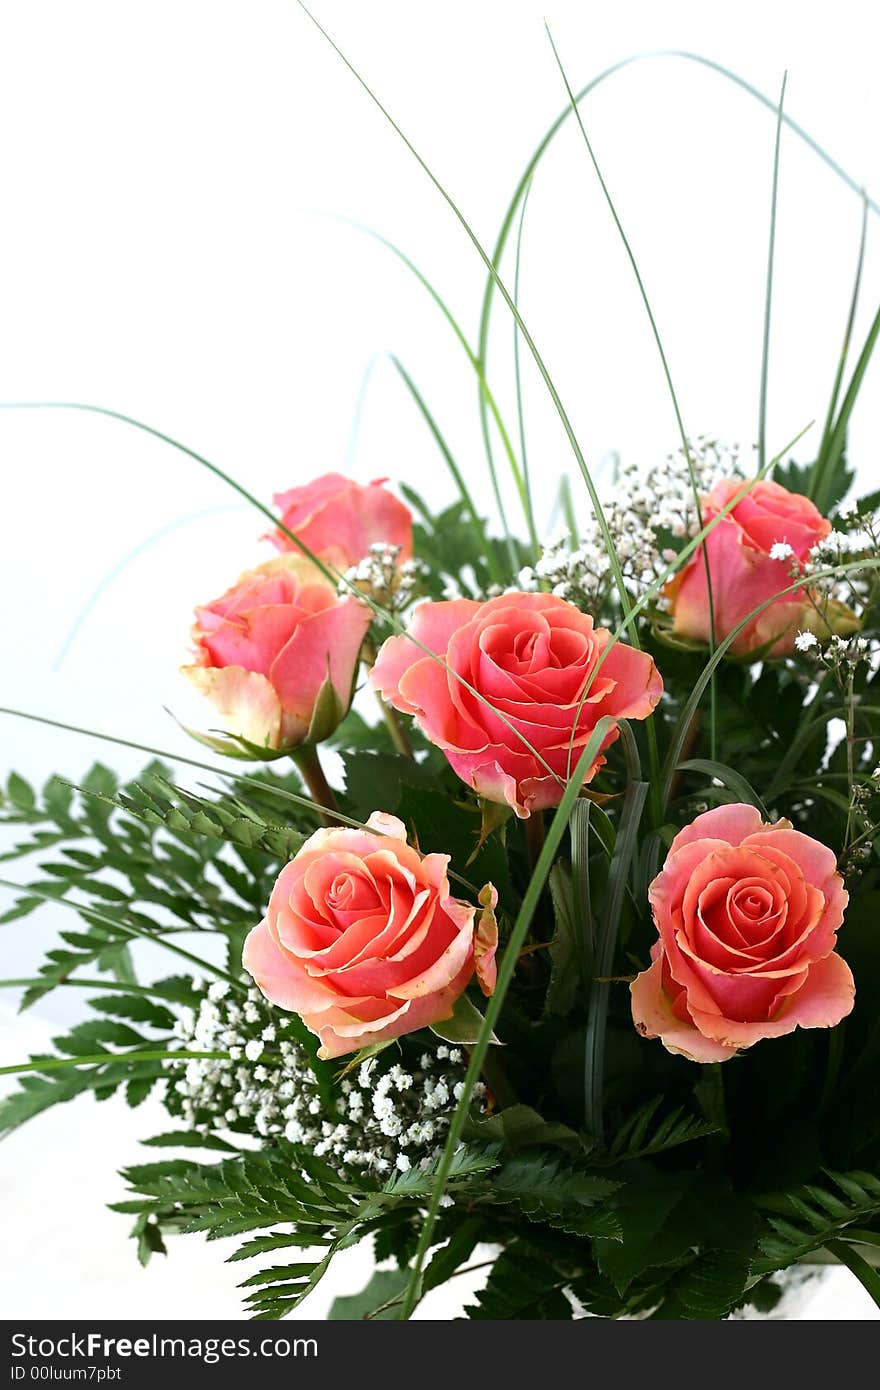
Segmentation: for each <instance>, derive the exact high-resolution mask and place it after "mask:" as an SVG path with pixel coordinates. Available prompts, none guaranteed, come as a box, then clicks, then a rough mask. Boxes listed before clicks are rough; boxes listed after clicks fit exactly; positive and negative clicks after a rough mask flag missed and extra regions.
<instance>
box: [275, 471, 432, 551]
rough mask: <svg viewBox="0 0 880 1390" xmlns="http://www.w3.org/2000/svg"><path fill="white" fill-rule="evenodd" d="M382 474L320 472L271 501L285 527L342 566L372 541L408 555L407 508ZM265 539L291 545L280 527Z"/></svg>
mask: <svg viewBox="0 0 880 1390" xmlns="http://www.w3.org/2000/svg"><path fill="white" fill-rule="evenodd" d="M386 482H387V479H386V478H377V479H376V480H375V481H374V482H372V483H367V484H362V483H356V482H354V481H353V480H352V479H351V478H346V477H344V476H343V475H342V474H341V473H324V474H322V476H321V477H320V478H315V479H314V480H313V481H312V482H310V483H305V484H304V485H303V486H302V487H292V488H289V489H288V491H287V492H276V494H275V496H274V498H273V501H274V503H275V505H276V507H278V508H279V510H280V512H281V521H282V522H283V524H284V526H286V528H287V530H288V531H292V532H293V534H294V535H295V536H296V537H297V538H298V539H299V540H300V541H301V542H302V544H303V545H304V546H306V548H307V549H308V550H310V551H311V552H312V554H313V555H316V556H317V557H318V559H319V560H323V561H324V563H325V564H327V565H332V566H334V567H335V568H336V569H339V570H343V571H345V570H347V569H350V568H351V567H352V565H356V564H357V563H358V561H359V560H363V558H364V556H366V555H368V554H369V553H370V547H371V546H373V545H379V544H383V545H390V546H398V547H399V548H400V558H401V559H402V560H408V559H409V558H410V556H411V555H412V512H411V511H410V510H409V508H408V507H406V506H404V504H403V503H402V502H401V501H400V500H399V499H398V498H397V497H395V496H394V494H393V492H389V491H388V490H387V488H386V487H385V486H384V484H385V483H386ZM268 538H269V540H271V541H272V543H273V544H274V545H275V546H277V548H278V549H279V550H282V551H285V550H296V547H295V545H294V543H293V541H292V540H291V539H290V537H289V536H286V535H285V534H284V532H283V531H282V530H281V529H280V527H279V528H277V529H276V530H275V531H272V532H270V534H269V537H268Z"/></svg>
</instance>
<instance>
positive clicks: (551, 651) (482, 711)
mask: <svg viewBox="0 0 880 1390" xmlns="http://www.w3.org/2000/svg"><path fill="white" fill-rule="evenodd" d="M410 632H411V633H412V635H413V638H414V639H415V641H418V642H420V643H421V644H422V646H423V647H427V648H428V650H429V651H432V652H435V653H436V654H437V655H438V656H440V657H443V658H444V659H445V661H446V663H447V665H448V666H449V667H450V668H451V670H450V671H447V670H445V669H444V667H443V666H441V665H440V664H439V663H438V662H436V661H434V660H433V659H432V658H431V657H429V656H426V655H425V653H424V652H423V651H422V650H421V649H420V648H419V647H418V646H416V645H415V641H410V639H409V637H408V636H402V637H389V638H388V640H387V641H386V642H385V643H384V645H383V646H382V648H381V650H380V652H379V655H378V658H377V660H376V664H375V666H374V667H373V670H372V672H371V673H370V680H371V681H372V684H373V685H374V686H375V688H376V689H377V690H378V691H379V692H380V693H381V695H382V696H383V697H384V698H385V699H386V700H387V701H388V702H389V703H390V704H392V705H393V706H394V707H395V709H399V710H402V711H403V712H404V713H406V714H413V715H415V716H416V719H417V721H418V723H419V725H420V727H421V729H422V730H423V732H424V733H425V735H426V736H427V737H428V738H429V739H430V740H431V742H432V743H434V744H436V745H437V747H438V748H442V750H443V752H444V753H445V754H446V757H447V758H448V760H449V762H450V764H451V766H452V767H453V768H454V769H455V771H456V772H457V773H458V775H459V777H461V778H462V780H463V781H465V782H467V784H468V786H470V787H472V788H473V789H474V791H475V792H477V794H478V795H479V796H482V797H485V798H486V799H487V800H488V801H497V802H500V803H501V804H506V805H508V806H510V807H512V808H513V810H514V811H515V812H516V814H517V815H518V816H520V817H526V816H528V815H529V814H530V813H531V812H532V811H540V810H542V809H543V808H544V807H545V806H556V805H558V803H559V801H560V800H561V799H562V793H563V790H564V784H565V781H566V779H567V775H568V768H569V745H570V743H571V741H572V726H573V724H574V723H575V722H576V724H577V727H576V729H575V731H574V740H573V750H572V753H571V767H572V768H573V767H574V766H575V765H576V764H577V761H578V758H579V757H580V755H581V753H582V752H583V749H584V745H585V744H586V743H587V741H588V739H589V737H590V735H591V733H592V732H593V730H594V729H595V727H596V724H597V723H598V721H599V719H601V718H602V716H603V715H613V716H614V717H615V718H619V719H644V718H645V717H646V716H647V715H649V714H650V713H651V711H652V709H653V708H654V706H655V705H656V703H657V701H658V700H659V699H660V695H661V693H662V690H663V682H662V680H661V679H660V675H659V672H658V671H657V668H656V666H655V665H654V663H653V661H652V660H651V658H650V657H649V656H646V655H645V654H644V653H643V652H640V651H636V650H635V648H633V647H630V646H625V645H623V644H622V643H617V644H616V645H615V646H613V647H612V648H611V651H610V652H609V654H608V657H607V659H606V660H605V661H604V662H603V664H602V667H601V670H600V671H599V673H598V675H597V676H596V678H595V680H594V681H593V683H592V684H591V686H590V689H589V693H588V694H587V698H586V700H584V702H583V705H582V706H581V707H580V711H578V707H579V704H580V700H581V697H582V695H583V693H584V689H585V687H586V685H587V682H588V681H589V680H590V679H591V677H592V676H593V673H594V671H595V669H596V665H597V663H598V661H599V658H600V656H601V654H602V652H604V651H605V649H606V647H607V646H608V644H609V642H610V640H611V634H610V633H609V632H608V631H607V630H606V629H605V628H601V627H598V628H597V627H594V626H593V619H592V618H591V617H589V616H588V615H587V614H585V613H582V612H581V611H580V609H578V608H575V606H574V604H571V603H567V602H566V601H565V599H561V598H556V597H554V595H552V594H519V593H517V594H505V595H503V596H502V597H501V598H494V599H491V600H490V601H489V602H488V603H478V602H476V600H474V599H455V600H454V601H452V602H450V603H421V604H419V606H418V607H417V608H416V610H415V612H414V613H413V617H412V621H411V624H410ZM453 673H456V674H453ZM456 675H458V676H461V677H463V679H464V680H465V681H467V682H468V684H469V685H470V686H472V687H473V689H474V690H476V691H478V692H479V694H480V695H482V696H483V697H484V698H485V700H487V701H488V702H489V703H488V704H485V703H484V702H483V701H482V700H480V699H478V698H477V696H476V695H473V694H472V693H471V691H470V690H468V689H467V688H466V686H465V685H463V684H462V682H461V681H460V680H458V679H457V678H456ZM502 716H503V717H502ZM518 733H519V734H522V735H524V737H525V739H526V740H527V741H528V744H530V745H531V746H532V748H534V749H535V750H536V752H537V753H538V754H540V758H539V757H536V756H535V753H533V752H530V750H529V747H528V746H527V744H526V743H525V742H523V740H522V739H521V738H520V737H518ZM617 736H618V730H617V728H616V727H615V728H612V729H610V730H609V733H608V735H607V737H606V738H605V740H604V742H603V744H602V748H603V749H604V748H607V747H608V745H609V744H610V743H613V741H614V740H615V739H616V738H617ZM600 752H601V750H600ZM542 760H543V761H542ZM604 761H605V759H604V758H602V757H601V756H599V755H598V754H597V757H596V760H595V762H594V763H593V765H592V767H590V768H588V770H587V774H586V777H585V779H584V780H585V781H587V782H589V781H590V779H591V778H592V777H593V776H594V775H595V773H596V771H597V770H598V769H599V768H600V767H601V766H602V765H603V763H604ZM545 764H547V765H548V766H549V768H550V769H551V770H550V771H548V766H545Z"/></svg>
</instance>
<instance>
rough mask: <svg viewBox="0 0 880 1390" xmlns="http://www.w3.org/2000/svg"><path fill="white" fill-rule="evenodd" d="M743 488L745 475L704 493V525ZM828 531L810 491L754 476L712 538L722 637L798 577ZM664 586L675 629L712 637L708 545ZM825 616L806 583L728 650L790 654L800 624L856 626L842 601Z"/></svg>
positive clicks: (700, 638) (815, 628) (826, 628)
mask: <svg viewBox="0 0 880 1390" xmlns="http://www.w3.org/2000/svg"><path fill="white" fill-rule="evenodd" d="M742 487H743V484H742V483H741V482H720V483H717V484H716V485H715V487H714V488H713V489H712V491H711V492H710V493H709V495H708V497H706V498H705V499H704V502H703V508H702V515H703V524H704V525H706V523H707V522H709V521H711V520H712V518H713V517H715V516H717V515H718V513H719V512H720V511H721V510H722V509H723V508H724V507H725V506H726V505H727V504H728V502H730V500H731V498H733V497H735V496H736V495H737V493H738V492H739V491H741V489H742ZM830 530H831V523H830V522H829V521H827V520H826V519H825V517H823V516H822V515H821V513H820V512H818V511H817V510H816V508H815V507H814V506H813V503H812V502H811V501H810V500H809V498H808V497H801V496H800V495H799V494H798V493H795V492H789V491H788V490H787V488H784V487H781V486H780V484H779V483H774V482H771V481H768V480H765V481H762V482H758V483H755V485H754V487H753V488H751V490H750V491H749V492H748V493H746V495H745V496H744V497H743V498H742V499H741V501H739V502H737V504H736V506H735V507H732V508H731V510H730V511H729V512H728V513H727V514H726V516H724V517H722V519H721V520H720V521H719V522H717V523H716V525H715V526H714V527H713V529H712V530H711V531H710V532H709V535H708V536H707V537H706V542H705V546H706V554H707V556H708V561H709V574H710V577H711V581H712V607H713V611H714V620H715V637H716V640H717V641H723V639H724V638H725V637H727V636H728V634H729V633H731V632H732V631H733V629H734V628H735V627H736V626H737V625H738V624H739V623H740V622H742V620H743V619H744V618H745V617H747V615H748V614H749V613H751V612H752V610H753V609H754V608H757V607H758V606H759V605H760V604H762V603H766V602H767V600H768V599H773V598H774V597H775V596H776V595H777V594H779V593H780V592H781V591H782V590H784V589H787V588H788V587H789V585H790V584H791V583H792V582H793V576H794V578H795V579H796V578H797V576H798V575H799V574H802V573H803V566H804V563H805V561H806V560H807V557H808V556H809V553H810V550H811V549H812V548H813V546H814V545H817V544H818V542H819V541H821V540H824V539H825V537H826V536H827V535H828V533H829V532H830ZM664 592H665V596H666V598H667V599H668V600H669V608H670V612H671V614H672V620H673V626H672V630H673V632H674V633H675V634H676V636H678V637H684V638H686V639H689V640H692V641H697V642H708V641H709V638H710V635H711V623H710V615H709V590H708V587H707V584H706V563H705V559H704V553H703V549H702V547H700V548H699V549H697V550H696V551H695V553H694V554H693V555H692V557H691V559H690V560H689V561H688V563H687V564H686V565H685V566H684V568H683V569H682V570H681V571H679V573H678V574H677V575H676V576H675V577H674V578H673V579H671V580H670V581H669V583H668V584H667V585H666V588H665V591H664ZM819 607H820V608H821V605H819ZM827 617H828V619H829V621H827V622H826V621H823V615H822V613H821V612H820V611H817V605H816V604H815V603H814V602H813V601H812V599H811V597H810V594H809V593H808V591H807V590H806V589H803V590H798V591H796V592H795V593H793V594H786V595H785V596H784V597H782V598H780V599H778V600H777V601H776V602H775V603H771V604H770V606H769V607H767V608H765V609H764V610H763V612H762V613H760V614H759V615H758V616H757V617H756V618H753V619H752V620H751V622H749V623H748V624H747V625H746V626H745V627H744V628H743V630H742V632H741V633H740V634H739V636H738V637H737V638H736V640H735V641H734V642H733V643H732V645H731V646H730V648H729V649H728V654H729V655H731V656H738V657H747V656H749V655H751V654H752V653H756V652H761V653H763V654H765V655H767V656H771V657H781V656H788V655H790V653H791V652H793V651H794V641H795V638H796V637H797V634H798V632H799V631H802V630H804V629H806V630H809V631H811V632H816V633H817V634H818V635H820V636H828V635H829V634H830V632H832V631H835V632H838V631H839V632H844V631H847V632H852V631H854V630H855V628H856V627H857V626H858V621H857V619H856V617H855V614H853V613H852V612H851V611H850V610H849V609H848V608H846V607H845V605H843V604H831V605H829V608H828V614H827Z"/></svg>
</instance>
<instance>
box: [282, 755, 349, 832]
mask: <svg viewBox="0 0 880 1390" xmlns="http://www.w3.org/2000/svg"><path fill="white" fill-rule="evenodd" d="M290 756H291V757H292V758H293V761H294V762H295V763H296V765H297V767H298V768H299V771H300V773H301V774H302V779H303V781H304V782H305V784H306V786H307V787H308V789H309V795H310V796H311V798H312V800H313V801H314V802H315V804H316V805H317V806H320V807H321V808H322V810H324V811H330V812H331V813H337V814H338V812H339V803H338V801H337V800H336V794H335V793H334V791H333V788H332V787H331V786H330V783H329V782H328V781H327V778H326V777H325V776H324V769H323V768H322V766H321V760H320V758H319V757H318V750H317V748H315V747H313V746H310V745H308V744H303V745H302V746H301V747H300V748H297V749H296V751H295V752H293V753H291V755H290ZM321 819H322V820H323V822H324V824H325V825H330V824H332V820H331V818H330V816H326V815H322V816H321Z"/></svg>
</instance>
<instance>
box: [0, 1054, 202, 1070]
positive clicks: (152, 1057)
mask: <svg viewBox="0 0 880 1390" xmlns="http://www.w3.org/2000/svg"><path fill="white" fill-rule="evenodd" d="M228 1056H229V1053H228V1052H184V1051H181V1052H176V1051H175V1052H169V1051H167V1050H162V1051H154V1050H150V1051H147V1052H96V1053H93V1055H92V1056H91V1057H49V1058H47V1059H46V1060H45V1061H44V1062H16V1063H14V1064H13V1065H12V1066H9V1067H0V1076H17V1075H18V1074H19V1073H21V1072H26V1071H39V1072H44V1071H63V1070H64V1068H65V1067H93V1066H97V1065H99V1064H100V1063H106V1062H167V1061H170V1060H171V1059H172V1058H174V1059H175V1060H176V1059H178V1058H180V1059H183V1060H186V1059H188V1058H199V1057H204V1058H220V1057H228Z"/></svg>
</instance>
